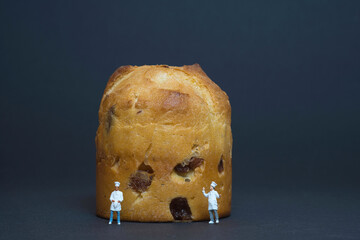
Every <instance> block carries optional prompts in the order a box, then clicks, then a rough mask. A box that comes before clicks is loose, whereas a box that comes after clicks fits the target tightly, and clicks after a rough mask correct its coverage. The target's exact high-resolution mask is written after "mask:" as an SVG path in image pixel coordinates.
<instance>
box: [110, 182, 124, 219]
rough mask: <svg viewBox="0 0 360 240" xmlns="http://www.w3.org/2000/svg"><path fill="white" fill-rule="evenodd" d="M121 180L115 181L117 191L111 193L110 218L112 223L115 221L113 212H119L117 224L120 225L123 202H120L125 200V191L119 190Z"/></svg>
mask: <svg viewBox="0 0 360 240" xmlns="http://www.w3.org/2000/svg"><path fill="white" fill-rule="evenodd" d="M119 186H120V183H119V182H115V191H113V192H112V193H111V196H110V201H111V207H110V212H111V213H110V219H109V224H112V221H113V212H114V211H116V212H117V224H118V225H120V210H121V204H120V202H122V201H123V193H122V192H121V191H119Z"/></svg>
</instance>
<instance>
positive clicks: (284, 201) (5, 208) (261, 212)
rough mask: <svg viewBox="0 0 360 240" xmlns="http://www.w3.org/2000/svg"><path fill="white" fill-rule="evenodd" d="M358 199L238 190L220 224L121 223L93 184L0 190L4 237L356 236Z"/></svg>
mask: <svg viewBox="0 0 360 240" xmlns="http://www.w3.org/2000/svg"><path fill="white" fill-rule="evenodd" d="M125 201H126V199H125ZM359 201H360V194H355V193H353V192H352V191H344V190H342V191H341V190H338V191H336V192H335V191H331V192H329V191H294V190H287V191H284V190H281V191H279V190H277V191H275V190H260V189H257V190H255V189H253V190H251V191H250V190H241V189H238V190H236V191H235V194H234V196H233V205H232V214H231V216H230V217H227V218H223V219H220V224H218V225H209V224H208V222H193V223H134V222H124V221H123V222H122V224H121V225H120V226H117V225H116V224H112V225H108V220H107V219H102V218H99V217H96V216H95V191H94V188H92V187H89V186H85V187H84V186H82V185H79V186H76V184H70V185H67V186H62V187H59V186H54V187H53V188H50V187H39V186H37V187H31V186H27V185H24V186H21V187H20V186H19V187H16V188H11V189H5V191H3V192H2V194H1V202H0V213H1V218H0V238H1V239H89V240H91V239H261V240H266V239H277V240H280V239H299V240H300V239H309V240H310V239H314V240H315V239H316V240H319V239H339V240H343V239H354V240H355V239H359V238H360V229H359V226H360V205H359ZM204 204H206V200H204Z"/></svg>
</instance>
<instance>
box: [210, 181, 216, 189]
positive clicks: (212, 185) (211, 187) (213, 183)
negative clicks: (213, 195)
mask: <svg viewBox="0 0 360 240" xmlns="http://www.w3.org/2000/svg"><path fill="white" fill-rule="evenodd" d="M216 185H217V184H216V183H215V182H214V181H212V182H211V184H210V190H214V189H215V187H216Z"/></svg>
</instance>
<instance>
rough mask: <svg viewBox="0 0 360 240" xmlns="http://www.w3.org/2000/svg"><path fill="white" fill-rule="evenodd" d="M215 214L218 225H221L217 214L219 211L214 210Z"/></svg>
mask: <svg viewBox="0 0 360 240" xmlns="http://www.w3.org/2000/svg"><path fill="white" fill-rule="evenodd" d="M214 213H215V219H216V223H219V215H218V213H217V210H214Z"/></svg>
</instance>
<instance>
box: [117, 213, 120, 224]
mask: <svg viewBox="0 0 360 240" xmlns="http://www.w3.org/2000/svg"><path fill="white" fill-rule="evenodd" d="M117 217H118V219H117V220H118V225H120V211H117Z"/></svg>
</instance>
